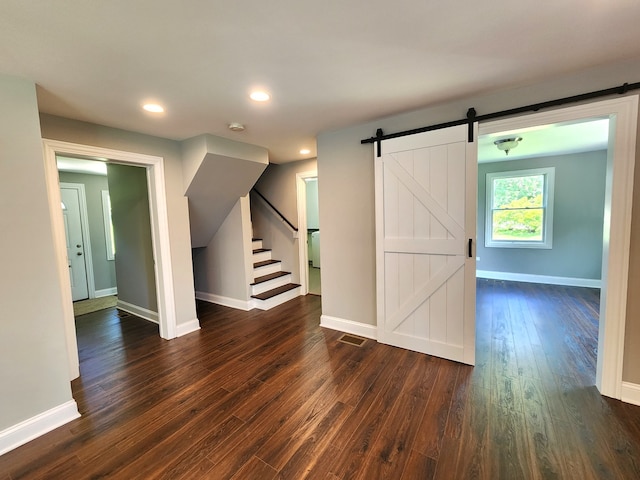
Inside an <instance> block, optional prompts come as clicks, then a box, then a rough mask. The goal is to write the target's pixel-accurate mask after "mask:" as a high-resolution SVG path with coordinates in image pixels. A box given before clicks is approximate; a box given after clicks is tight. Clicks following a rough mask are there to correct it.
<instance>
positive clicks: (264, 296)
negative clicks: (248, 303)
mask: <svg viewBox="0 0 640 480" xmlns="http://www.w3.org/2000/svg"><path fill="white" fill-rule="evenodd" d="M299 286H300V285H298V284H297V283H287V284H286V285H282V286H281V287H277V288H274V289H271V290H267V291H266V292H263V293H258V294H257V295H251V297H252V298H257V299H258V300H269V299H270V298H272V297H275V296H276V295H280V294H281V293H285V292H288V291H289V290H293V289H294V288H298V287H299Z"/></svg>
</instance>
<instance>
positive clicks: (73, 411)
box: [0, 400, 80, 455]
mask: <svg viewBox="0 0 640 480" xmlns="http://www.w3.org/2000/svg"><path fill="white" fill-rule="evenodd" d="M78 417H80V413H78V405H77V404H76V402H75V400H69V401H68V402H66V403H63V404H62V405H58V406H57V407H54V408H52V409H50V410H47V411H46V412H42V413H40V414H38V415H36V416H35V417H31V418H29V419H27V420H25V421H23V422H20V423H18V424H16V425H13V426H11V427H9V428H6V429H5V430H3V431H1V432H0V455H3V454H5V453H7V452H8V451H10V450H13V449H14V448H18V447H19V446H20V445H24V444H25V443H27V442H30V441H31V440H33V439H34V438H38V437H40V436H41V435H44V434H45V433H48V432H50V431H51V430H54V429H56V428H58V427H60V426H62V425H64V424H65V423H69V422H70V421H71V420H74V419H76V418H78Z"/></svg>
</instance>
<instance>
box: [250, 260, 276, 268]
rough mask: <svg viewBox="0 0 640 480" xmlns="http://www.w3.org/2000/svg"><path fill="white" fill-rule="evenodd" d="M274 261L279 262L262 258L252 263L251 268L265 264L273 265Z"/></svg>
mask: <svg viewBox="0 0 640 480" xmlns="http://www.w3.org/2000/svg"><path fill="white" fill-rule="evenodd" d="M274 263H280V260H273V259H271V260H263V261H262V262H256V263H254V264H253V268H258V267H264V266H267V265H273V264H274Z"/></svg>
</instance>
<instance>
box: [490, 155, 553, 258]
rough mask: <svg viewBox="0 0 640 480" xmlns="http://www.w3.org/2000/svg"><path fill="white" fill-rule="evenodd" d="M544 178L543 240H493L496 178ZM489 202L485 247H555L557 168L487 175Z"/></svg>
mask: <svg viewBox="0 0 640 480" xmlns="http://www.w3.org/2000/svg"><path fill="white" fill-rule="evenodd" d="M533 175H543V176H544V191H543V195H542V200H543V206H542V208H543V209H544V215H543V224H542V240H541V241H533V240H493V239H492V238H491V237H492V235H493V233H492V232H493V181H494V180H495V179H496V178H514V177H528V176H533ZM486 182H487V200H486V204H485V231H484V244H485V247H498V248H542V249H550V248H552V247H553V191H554V186H555V167H546V168H532V169H527V170H512V171H509V172H493V173H487V176H486Z"/></svg>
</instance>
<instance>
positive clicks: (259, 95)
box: [249, 90, 271, 102]
mask: <svg viewBox="0 0 640 480" xmlns="http://www.w3.org/2000/svg"><path fill="white" fill-rule="evenodd" d="M249 97H250V98H251V100H255V101H256V102H266V101H267V100H269V99H270V98H271V95H269V94H268V93H267V92H265V91H263V90H256V91H254V92H251V94H250V95H249Z"/></svg>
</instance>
